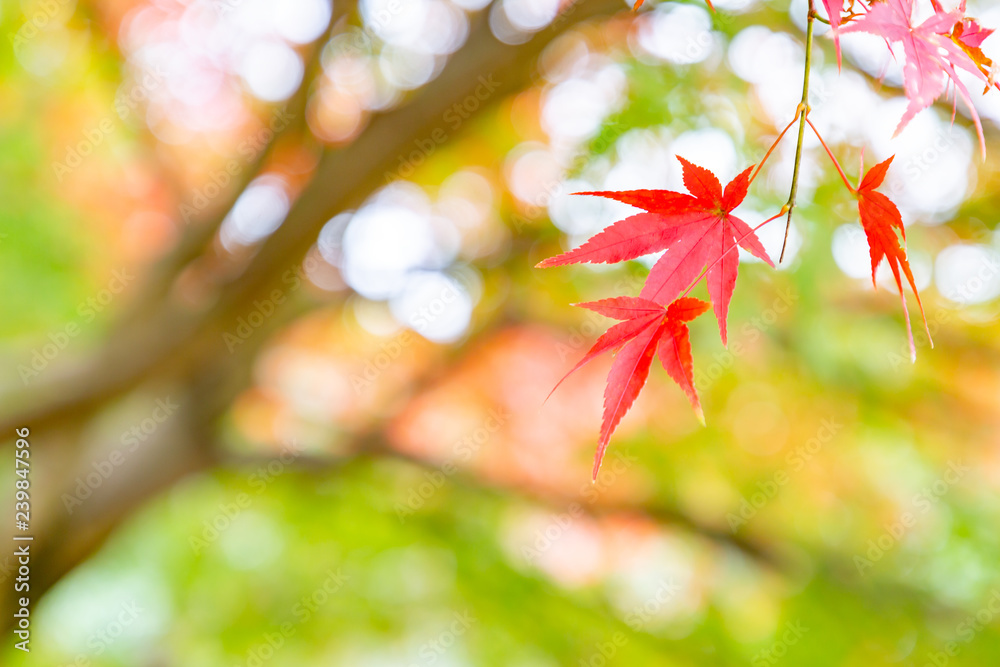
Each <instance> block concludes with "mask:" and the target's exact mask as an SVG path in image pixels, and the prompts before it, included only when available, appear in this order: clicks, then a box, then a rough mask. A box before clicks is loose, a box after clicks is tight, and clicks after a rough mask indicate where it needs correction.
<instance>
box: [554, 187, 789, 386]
mask: <svg viewBox="0 0 1000 667" xmlns="http://www.w3.org/2000/svg"><path fill="white" fill-rule="evenodd" d="M786 208H787V205H786V206H782V207H781V210H780V211H778V212H777V214H775V215H772V216H771V217H770V218H768V219H767V220H765V221H764V222H762V223H760V224H759V225H757V226H756V227H754V228H753V229H751V230H750V231H749V232H748V233H746V234H744V235H743V236H741V237H739V238H738V239H736V243H734V244H733V246H732V247H731V248H729V249H728V250H726V251H724V252H723V253H722V254H721V255H719V257H718V258H717V259H716V260H715V261H714V262H712V263H711V264H709V265H708V266H706V267H705V269H704V270H703V271H702V272H701V273H700V274H698V277H697V278H695V281H694V282H693V283H691V284H690V285H688V288H687V289H686V290H684V293H683V294H681V295H680V296H679V297H677V298H678V299H683V298H684V297H686V296H687V295H688V294H690V293H691V290H693V289H694V288H695V287H696V286H697V285H698V283H700V282H701V279H702V278H704V277H705V276H706V275H708V272H709V271H711V270H712V268H713V267H714V266H715V265H716V264H718V263H719V262H721V261H722V258H723V257H725V256H726V255H728V254H729V253H731V252H733V251H737V252H738V251H739V250H738V249H739V246H740V243H742V242H743V239H745V238H746V237H748V236H750V234H753V233H754V232H756V231H757V230H758V229H760V228H761V227H763V226H764V225H766V224H767V223H769V222H771V221H772V220H777V219H778V218H780V217H781V216H783V215H784V214H785V209H786ZM675 301H676V299H675ZM553 391H555V390H553ZM546 400H547V399H546Z"/></svg>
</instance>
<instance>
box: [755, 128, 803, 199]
mask: <svg viewBox="0 0 1000 667" xmlns="http://www.w3.org/2000/svg"><path fill="white" fill-rule="evenodd" d="M798 119H799V115H798V113H796V114H795V116H794V117H793V118H792V120H791V121H790V122H789V123H788V125H786V126H785V129H783V130H782V131H781V134H779V135H778V138H777V139H775V140H774V143H773V144H771V147H770V148H768V149H767V152H766V153H764V158H763V159H762V160H761V161H760V163H759V164H758V165H757V168H756V169H754V171H753V175H752V176H750V182H751V183H753V182H754V180H755V179H756V178H757V174H759V173H760V170H761V169H763V168H764V163H765V162H767V158H769V157H771V153H773V152H774V149H775V148H777V147H778V144H779V143H781V140H782V139H783V138H784V137H785V134H787V132H788V131H789V130H790V129H792V125H795V121H797V120H798Z"/></svg>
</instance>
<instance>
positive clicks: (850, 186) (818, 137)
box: [806, 118, 864, 194]
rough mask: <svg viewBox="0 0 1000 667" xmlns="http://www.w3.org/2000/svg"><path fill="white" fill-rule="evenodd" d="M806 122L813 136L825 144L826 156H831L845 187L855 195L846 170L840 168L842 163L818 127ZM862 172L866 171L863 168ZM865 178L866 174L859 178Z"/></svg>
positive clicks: (807, 120) (809, 121)
mask: <svg viewBox="0 0 1000 667" xmlns="http://www.w3.org/2000/svg"><path fill="white" fill-rule="evenodd" d="M806 122H807V123H809V127H811V128H812V131H813V134H815V135H816V138H817V139H819V143H821V144H823V148H824V149H825V150H826V154H827V155H829V156H830V160H831V161H832V162H833V166H834V167H836V168H837V173H838V174H840V178H841V180H843V181H844V185H846V186H847V189H848V190H849V191H850V192H851V194H854V193H855V192H856V190H855V189H854V187H853V186H852V185H851V182H850V181H849V180H847V176H846V175H845V174H844V170H843V169H842V168H841V167H840V163H839V162H837V158H835V157H834V156H833V151H831V150H830V147H829V146H827V145H826V142H825V141H823V137H821V136H820V134H819V130H817V129H816V126H815V125H813V123H812V121H811V120H809V119H808V118H806ZM862 171H864V168H863V167H862ZM863 176H864V174H859V175H858V178H861V177H863Z"/></svg>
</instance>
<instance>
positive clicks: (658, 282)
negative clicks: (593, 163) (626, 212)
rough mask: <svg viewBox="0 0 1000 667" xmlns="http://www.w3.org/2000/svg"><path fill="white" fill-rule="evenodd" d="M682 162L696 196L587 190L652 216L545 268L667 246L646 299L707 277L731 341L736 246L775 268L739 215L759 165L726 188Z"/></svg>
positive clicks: (669, 295) (667, 296) (611, 230)
mask: <svg viewBox="0 0 1000 667" xmlns="http://www.w3.org/2000/svg"><path fill="white" fill-rule="evenodd" d="M677 159H678V160H680V162H681V166H682V167H683V170H684V185H685V187H687V189H688V192H690V193H691V194H682V193H679V192H671V191H669V190H630V191H625V192H579V193H577V194H581V195H596V196H600V197H607V198H608V199H614V200H616V201H620V202H624V203H626V204H630V205H632V206H636V207H638V208H642V209H645V210H646V211H647V213H640V214H638V215H634V216H631V217H629V218H625V219H624V220H621V221H619V222H616V223H615V224H613V225H611V226H610V227H608V228H607V229H606V230H604V231H603V232H600V233H599V234H597V235H595V236H594V237H593V238H591V239H590V240H589V241H587V242H586V243H584V244H583V245H582V246H580V247H579V248H576V249H574V250H571V251H569V252H567V253H563V254H562V255H558V256H556V257H551V258H549V259H547V260H545V261H543V262H541V263H539V264H538V266H539V267H550V266H562V265H564V264H577V263H587V262H590V263H613V262H621V261H624V260H627V259H635V258H637V257H641V256H643V255H648V254H650V253H654V252H659V251H661V250H666V253H664V255H663V256H662V257H661V258H660V259H659V260H657V262H656V264H654V265H653V268H652V270H651V271H650V272H649V277H648V278H647V279H646V284H645V286H644V287H643V288H642V292H641V293H640V294H639V296H641V297H642V298H644V299H647V300H649V301H653V302H655V303H659V304H667V303H670V302H671V301H673V300H674V299H676V298H677V297H678V296H679V295H681V294H682V293H684V291H685V290H686V289H688V288H690V287H691V286H692V285H693V284H694V283H695V282H697V281H698V280H699V279H700V278H701V276H702V275H704V276H705V279H706V282H707V285H708V293H709V296H710V297H711V298H712V304H713V307H714V309H715V316H716V319H718V321H719V333H720V335H721V336H722V342H723V344H725V343H726V339H727V336H726V317H727V315H728V313H729V302H730V301H731V300H732V296H733V289H734V288H735V286H736V275H737V267H738V265H739V254H738V253H737V252H736V246H737V245H740V246H742V247H743V248H744V249H746V250H747V251H749V252H750V253H752V254H753V255H755V256H756V257H758V258H760V259H762V260H764V261H765V262H767V263H768V264H769V265H771V266H772V267H773V266H774V263H773V262H772V261H771V258H770V257H768V256H767V251H766V250H764V246H763V245H761V243H760V240H759V239H758V238H757V235H756V234H755V233H754V231H753V230H752V229H751V228H750V227H749V226H748V225H747V224H746V223H745V222H743V221H742V220H740V219H739V218H737V217H736V216H734V215H732V211H733V209H735V208H736V207H737V206H739V204H740V203H741V202H742V201H743V199H744V198H745V197H746V195H747V190H748V188H749V187H750V180H751V176H750V174H751V172H752V171H753V167H749V168H747V169H746V170H745V171H744V172H743V173H741V174H739V175H738V176H737V177H736V178H734V179H733V180H732V181H731V182H730V183H729V185H727V186H726V189H725V191H723V189H722V185H721V184H720V183H719V179H717V178H716V177H715V174H713V173H712V172H711V171H709V170H708V169H704V168H703V167H699V166H696V165H694V164H691V163H690V162H688V161H687V160H685V159H684V158H682V157H680V156H678V158H677ZM705 267H707V269H706V268H705ZM703 270H704V274H703Z"/></svg>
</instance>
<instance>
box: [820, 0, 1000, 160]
mask: <svg viewBox="0 0 1000 667" xmlns="http://www.w3.org/2000/svg"><path fill="white" fill-rule="evenodd" d="M932 6H933V9H934V14H933V15H931V16H930V18H928V19H927V20H926V21H924V22H923V23H921V24H920V25H914V24H913V0H885V1H884V2H878V3H872V5H871V8H870V9H869V11H868V13H867V14H864V15H863V16H861V17H860V18H858V19H856V20H855V21H852V22H850V23H848V24H847V25H844V26H841V28H840V33H841V34H846V33H851V32H868V33H872V34H874V35H878V36H880V37H883V38H885V39H886V40H887V41H889V42H902V44H903V53H904V54H905V55H906V63H905V65H904V66H903V88H904V90H905V92H906V97H907V98H908V99H909V105H907V107H906V111H905V112H904V113H903V117H902V118H901V119H900V121H899V125H898V126H897V127H896V131H895V134H894V135H893V136H895V135H898V134H899V133H900V132H901V131H902V130H903V128H905V127H906V125H907V124H908V123H909V122H910V120H912V118H913V117H914V116H915V115H916V114H917V113H918V112H920V111H922V110H924V109H926V108H927V107H928V106H930V105H931V104H932V103H933V102H934V100H936V99H937V98H938V97H940V96H941V95H942V94H943V93H945V92H946V91H947V88H948V83H949V81H950V82H951V83H952V84H954V86H955V91H956V95H958V96H959V97H961V98H962V100H963V101H964V102H965V103H966V104H967V105H968V107H969V110H970V113H971V115H972V119H973V122H974V123H975V125H976V131H977V133H978V134H979V145H980V149H981V150H982V152H983V154H984V155H985V153H986V141H985V139H984V137H983V127H982V123H981V122H980V120H979V114H978V112H977V111H976V108H975V106H974V105H973V103H972V99H971V97H970V96H969V91H968V90H967V89H966V87H965V85H964V84H963V83H962V82H961V80H960V79H959V78H958V72H956V70H955V68H956V67H959V68H960V69H964V70H966V71H968V72H971V73H972V74H974V75H976V76H977V77H979V78H980V79H983V80H984V81H986V82H987V88H988V87H989V85H991V84H992V79H991V78H990V76H989V75H988V74H987V73H984V71H983V70H982V69H981V68H980V64H981V63H977V62H976V61H975V59H974V58H975V57H976V56H975V55H970V53H969V51H968V50H969V48H970V47H971V48H973V49H976V50H978V46H979V44H981V43H982V40H983V39H985V38H986V37H987V36H988V35H985V34H982V33H983V32H986V31H983V30H982V28H981V27H979V25H978V23H975V22H970V23H968V24H966V21H970V19H968V18H967V17H966V16H965V2H962V3H961V5H960V6H959V7H958V8H956V9H954V10H952V11H945V10H944V8H943V7H942V6H941V5H940V3H938V2H937V1H936V0H932ZM973 23H975V26H973ZM956 25H960V26H962V28H961V31H960V32H959V36H958V38H957V40H956V39H955V38H953V31H954V29H955V27H956ZM966 26H968V28H966ZM967 29H969V30H971V31H972V34H971V35H968V36H967V37H965V39H963V35H965V31H966V30H967ZM976 42H978V44H977V43H976ZM890 48H891V47H890ZM979 53H982V52H981V51H980V52H979ZM983 57H984V58H985V56H983Z"/></svg>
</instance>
